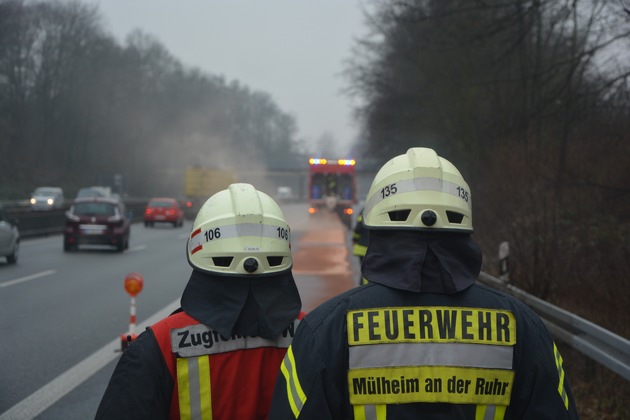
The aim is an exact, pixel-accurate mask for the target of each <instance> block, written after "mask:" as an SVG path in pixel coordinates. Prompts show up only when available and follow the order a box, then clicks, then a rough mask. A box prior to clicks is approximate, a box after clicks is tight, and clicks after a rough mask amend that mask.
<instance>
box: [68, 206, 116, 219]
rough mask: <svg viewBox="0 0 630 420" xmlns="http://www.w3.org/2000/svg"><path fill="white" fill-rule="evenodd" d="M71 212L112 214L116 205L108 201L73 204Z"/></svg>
mask: <svg viewBox="0 0 630 420" xmlns="http://www.w3.org/2000/svg"><path fill="white" fill-rule="evenodd" d="M73 213H74V214H75V215H77V216H114V215H115V214H116V206H114V205H112V204H110V203H79V204H75V206H74V211H73Z"/></svg>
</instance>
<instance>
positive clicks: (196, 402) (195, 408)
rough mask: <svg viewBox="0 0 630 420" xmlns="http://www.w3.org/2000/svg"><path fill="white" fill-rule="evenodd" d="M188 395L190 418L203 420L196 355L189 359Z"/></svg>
mask: <svg viewBox="0 0 630 420" xmlns="http://www.w3.org/2000/svg"><path fill="white" fill-rule="evenodd" d="M188 395H189V397H190V418H191V419H193V420H196V419H199V420H201V389H200V388H199V363H198V359H197V358H196V357H193V358H190V359H188Z"/></svg>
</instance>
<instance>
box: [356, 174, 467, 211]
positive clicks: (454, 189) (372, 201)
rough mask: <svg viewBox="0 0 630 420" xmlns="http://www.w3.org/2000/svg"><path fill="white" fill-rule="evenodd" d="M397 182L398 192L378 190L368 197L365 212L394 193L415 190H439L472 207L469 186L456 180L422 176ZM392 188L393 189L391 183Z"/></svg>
mask: <svg viewBox="0 0 630 420" xmlns="http://www.w3.org/2000/svg"><path fill="white" fill-rule="evenodd" d="M395 184H396V192H395V193H394V194H392V193H391V192H390V194H389V195H385V196H383V195H384V194H383V193H382V192H381V190H378V191H376V192H375V193H374V194H372V196H371V197H369V198H368V200H367V203H366V204H365V209H364V211H363V214H368V213H370V211H371V210H372V208H373V207H374V206H375V205H377V204H378V203H380V202H381V201H383V200H384V199H386V198H389V197H391V196H393V195H397V194H401V193H407V192H415V191H437V192H443V193H446V194H450V195H453V196H455V197H457V198H459V199H461V200H462V201H464V202H466V204H468V207H469V208H472V198H471V196H470V191H468V189H467V188H465V187H463V186H461V185H458V184H455V183H454V182H450V181H446V180H441V179H439V178H429V177H422V178H412V179H405V180H403V181H398V182H396V183H395ZM390 190H391V185H390ZM462 195H465V196H467V197H468V199H464V198H463V197H462Z"/></svg>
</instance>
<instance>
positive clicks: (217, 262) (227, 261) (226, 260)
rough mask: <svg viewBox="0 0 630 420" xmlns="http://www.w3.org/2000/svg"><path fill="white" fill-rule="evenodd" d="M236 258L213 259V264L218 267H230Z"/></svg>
mask: <svg viewBox="0 0 630 420" xmlns="http://www.w3.org/2000/svg"><path fill="white" fill-rule="evenodd" d="M233 259H234V257H212V262H213V263H214V265H216V266H217V267H229V266H230V264H232V260H233Z"/></svg>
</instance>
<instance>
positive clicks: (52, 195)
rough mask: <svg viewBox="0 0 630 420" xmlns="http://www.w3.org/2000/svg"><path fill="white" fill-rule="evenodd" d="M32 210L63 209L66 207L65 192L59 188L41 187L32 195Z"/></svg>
mask: <svg viewBox="0 0 630 420" xmlns="http://www.w3.org/2000/svg"><path fill="white" fill-rule="evenodd" d="M30 202H31V209H32V210H53V209H62V208H63V205H64V197H63V190H62V189H61V188H59V187H39V188H36V189H35V191H33V194H31V201H30Z"/></svg>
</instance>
